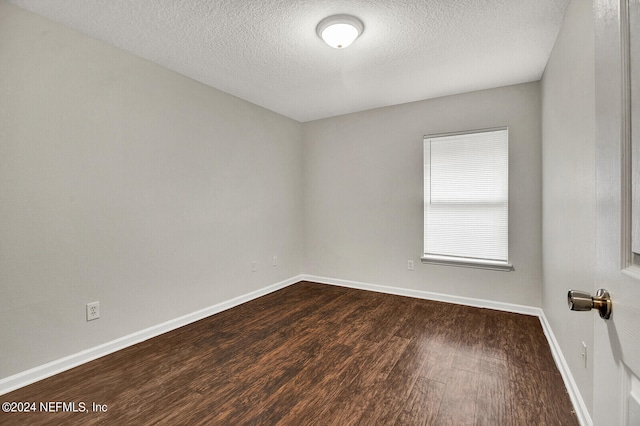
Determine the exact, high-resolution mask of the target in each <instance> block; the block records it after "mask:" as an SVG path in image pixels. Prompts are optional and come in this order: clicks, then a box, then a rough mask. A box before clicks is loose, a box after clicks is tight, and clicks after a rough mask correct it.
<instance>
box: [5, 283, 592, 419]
mask: <svg viewBox="0 0 640 426" xmlns="http://www.w3.org/2000/svg"><path fill="white" fill-rule="evenodd" d="M300 281H311V282H317V283H321V284H330V285H336V286H341V287H349V288H355V289H360V290H368V291H375V292H378V293H387V294H394V295H398V296H408V297H414V298H418V299H427V300H435V301H439V302H447V303H455V304H459V305H466V306H473V307H477V308H487V309H495V310H499V311H506V312H514V313H518V314H525V315H532V316H537V317H538V318H539V319H540V323H541V325H542V329H543V331H544V334H545V336H546V337H547V341H548V342H549V347H550V348H551V353H552V355H553V359H554V361H555V363H556V366H557V367H558V370H559V371H560V374H561V375H562V379H563V380H564V383H565V386H566V388H567V392H568V393H569V397H570V398H571V402H572V403H573V407H574V409H575V410H576V415H577V417H578V420H579V422H580V424H581V425H583V426H592V425H593V421H592V420H591V416H590V415H589V411H588V410H587V407H586V405H585V403H584V400H583V399H582V395H581V394H580V391H579V390H578V386H577V385H576V382H575V380H574V379H573V375H572V374H571V371H570V370H569V366H568V365H567V362H566V360H565V358H564V355H563V354H562V350H561V349H560V346H559V345H558V341H557V340H556V338H555V336H554V334H553V330H552V329H551V326H550V324H549V322H548V320H547V318H546V316H545V314H544V311H543V310H542V309H540V308H536V307H533V306H526V305H517V304H512V303H504V302H496V301H492V300H486V299H476V298H470V297H462V296H454V295H448V294H442V293H433V292H428V291H422V290H412V289H407V288H400V287H390V286H384V285H378V284H370V283H364V282H357V281H349V280H342V279H337V278H328V277H320V276H315V275H307V274H302V275H298V276H295V277H291V278H289V279H286V280H284V281H281V282H279V283H276V284H273V285H270V286H267V287H264V288H262V289H259V290H256V291H253V292H250V293H247V294H244V295H241V296H238V297H235V298H233V299H231V300H228V301H225V302H221V303H218V304H216V305H213V306H210V307H208V308H204V309H201V310H199V311H196V312H192V313H190V314H187V315H184V316H181V317H179V318H175V319H172V320H169V321H166V322H164V323H161V324H158V325H155V326H153V327H149V328H146V329H144V330H141V331H138V332H135V333H132V334H129V335H127V336H124V337H121V338H119V339H116V340H113V341H111V342H107V343H104V344H102V345H99V346H96V347H93V348H90V349H87V350H84V351H81V352H78V353H75V354H72V355H69V356H66V357H64V358H60V359H58V360H55V361H52V362H49V363H46V364H43V365H40V366H38V367H35V368H32V369H30V370H27V371H24V372H21V373H18V374H15V375H13V376H9V377H6V378H4V379H2V380H0V395H4V394H6V393H9V392H11V391H14V390H16V389H19V388H21V387H24V386H27V385H30V384H32V383H35V382H37V381H39V380H43V379H46V378H47V377H51V376H53V375H56V374H58V373H62V372H63V371H67V370H70V369H72V368H74V367H77V366H79V365H82V364H85V363H87V362H90V361H93V360H94V359H97V358H100V357H103V356H105V355H109V354H110V353H113V352H116V351H119V350H121V349H124V348H127V347H129V346H133V345H135V344H137V343H140V342H143V341H145V340H148V339H151V338H153V337H156V336H159V335H161V334H164V333H167V332H169V331H172V330H175V329H177V328H180V327H183V326H185V325H188V324H191V323H193V322H196V321H199V320H201V319H204V318H206V317H209V316H211V315H214V314H217V313H219V312H222V311H225V310H227V309H230V308H233V307H234V306H238V305H240V304H242V303H245V302H248V301H250V300H253V299H256V298H258V297H261V296H264V295H266V294H269V293H272V292H274V291H277V290H280V289H282V288H285V287H288V286H290V285H292V284H295V283H298V282H300Z"/></svg>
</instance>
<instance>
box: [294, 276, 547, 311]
mask: <svg viewBox="0 0 640 426" xmlns="http://www.w3.org/2000/svg"><path fill="white" fill-rule="evenodd" d="M301 277H302V279H303V280H305V281H313V282H316V283H322V284H332V285H337V286H341V287H349V288H356V289H360V290H369V291H375V292H378V293H387V294H395V295H397V296H408V297H415V298H416V299H427V300H435V301H438V302H447V303H455V304H457V305H465V306H474V307H476V308H487V309H494V310H496V311H506V312H514V313H517V314H525V315H533V316H539V315H540V312H542V311H541V309H540V308H535V307H533V306H526V305H516V304H513V303H504V302H495V301H493V300H485V299H475V298H471V297H462V296H453V295H449V294H442V293H433V292H430V291H422V290H411V289H408V288H400V287H389V286H384V285H378V284H368V283H363V282H357V281H347V280H341V279H337V278H327V277H318V276H315V275H305V274H303V275H301Z"/></svg>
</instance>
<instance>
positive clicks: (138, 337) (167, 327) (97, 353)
mask: <svg viewBox="0 0 640 426" xmlns="http://www.w3.org/2000/svg"><path fill="white" fill-rule="evenodd" d="M300 281H303V278H302V276H300V275H299V276H295V277H291V278H289V279H286V280H284V281H281V282H279V283H276V284H273V285H270V286H267V287H264V288H261V289H259V290H256V291H252V292H250V293H247V294H244V295H241V296H238V297H235V298H233V299H231V300H227V301H225V302H221V303H218V304H216V305H213V306H210V307H208V308H204V309H201V310H199V311H195V312H192V313H190V314H187V315H183V316H181V317H179V318H175V319H172V320H169V321H166V322H163V323H161V324H158V325H155V326H152V327H149V328H146V329H144V330H140V331H137V332H135V333H131V334H129V335H127V336H123V337H121V338H118V339H116V340H112V341H110V342H107V343H104V344H102V345H98V346H95V347H93V348H89V349H86V350H84V351H81V352H78V353H75V354H72V355H69V356H66V357H64V358H60V359H57V360H55V361H51V362H48V363H46V364H43V365H40V366H38V367H34V368H32V369H29V370H26V371H23V372H21V373H18V374H14V375H12V376H9V377H6V378H4V379H2V380H0V395H4V394H6V393H9V392H11V391H14V390H16V389H19V388H21V387H24V386H27V385H30V384H32V383H35V382H37V381H40V380H43V379H46V378H47V377H51V376H54V375H56V374H58V373H62V372H63V371H67V370H70V369H72V368H74V367H77V366H79V365H82V364H85V363H87V362H89V361H93V360H95V359H98V358H101V357H103V356H105V355H109V354H111V353H113V352H116V351H119V350H121V349H124V348H127V347H129V346H133V345H135V344H137V343H140V342H144V341H145V340H148V339H151V338H153V337H156V336H159V335H161V334H164V333H167V332H169V331H172V330H175V329H177V328H180V327H183V326H185V325H188V324H191V323H193V322H196V321H199V320H201V319H204V318H206V317H209V316H211V315H214V314H217V313H219V312H222V311H225V310H227V309H230V308H233V307H234V306H238V305H240V304H242V303H245V302H248V301H250V300H253V299H257V298H258V297H261V296H264V295H266V294H269V293H272V292H274V291H276V290H280V289H282V288H285V287H287V286H290V285H292V284H295V283H297V282H300Z"/></svg>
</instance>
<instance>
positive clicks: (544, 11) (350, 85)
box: [9, 0, 569, 122]
mask: <svg viewBox="0 0 640 426" xmlns="http://www.w3.org/2000/svg"><path fill="white" fill-rule="evenodd" d="M568 2H569V0H342V1H334V0H10V1H9V3H12V4H15V5H17V6H20V7H22V8H24V9H27V10H29V11H32V12H34V13H37V14H39V15H42V16H44V17H46V18H48V19H51V20H53V21H57V22H60V23H62V24H64V25H67V26H69V27H71V28H74V29H77V30H78V31H80V32H82V33H85V34H87V35H89V36H91V37H94V38H96V39H99V40H102V41H104V42H106V43H109V44H111V45H114V46H117V47H119V48H121V49H124V50H127V51H129V52H131V53H133V54H135V55H137V56H140V57H142V58H145V59H147V60H150V61H152V62H155V63H157V64H159V65H162V66H164V67H166V68H168V69H171V70H173V71H176V72H178V73H180V74H183V75H185V76H188V77H191V78H193V79H195V80H198V81H200V82H202V83H204V84H207V85H209V86H213V87H215V88H217V89H220V90H222V91H224V92H227V93H230V94H232V95H235V96H237V97H239V98H242V99H245V100H247V101H249V102H252V103H254V104H257V105H260V106H263V107H265V108H268V109H270V110H272V111H275V112H278V113H280V114H283V115H285V116H288V117H291V118H294V119H296V120H298V121H301V122H305V121H309V120H315V119H318V118H324V117H330V116H335V115H340V114H345V113H349V112H355V111H362V110H367V109H371V108H376V107H381V106H388V105H394V104H400V103H405V102H411V101H417V100H422V99H428V98H434V97H439V96H445V95H451V94H456V93H463V92H468V91H472V90H480V89H487V88H493V87H499V86H505V85H511V84H517V83H523V82H529V81H535V80H539V79H540V77H541V76H542V73H543V71H544V68H545V66H546V64H547V60H548V58H549V54H550V53H551V49H552V48H553V44H554V42H555V39H556V36H557V34H558V31H559V29H560V25H561V23H562V19H563V17H564V12H565V9H566V7H567V4H568ZM340 13H347V14H352V15H355V16H357V17H359V18H360V19H361V20H362V21H363V23H364V26H365V29H364V32H363V34H362V35H361V36H360V38H358V39H357V40H356V41H355V42H354V43H353V44H352V45H351V46H350V47H348V48H346V49H344V50H337V49H333V48H330V47H329V46H327V45H325V44H324V42H323V41H322V40H320V39H319V38H318V36H317V34H316V26H317V24H318V22H320V21H321V20H322V19H323V18H325V17H327V16H329V15H334V14H340Z"/></svg>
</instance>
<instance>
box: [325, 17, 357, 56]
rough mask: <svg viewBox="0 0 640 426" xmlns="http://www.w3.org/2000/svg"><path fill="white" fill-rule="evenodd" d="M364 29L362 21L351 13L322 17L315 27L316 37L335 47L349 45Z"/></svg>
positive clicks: (341, 47) (339, 47)
mask: <svg viewBox="0 0 640 426" xmlns="http://www.w3.org/2000/svg"><path fill="white" fill-rule="evenodd" d="M362 31H364V25H363V24H362V21H361V20H359V19H358V18H356V17H355V16H351V15H333V16H329V17H327V18H324V19H323V20H322V21H320V23H319V24H318V26H317V27H316V33H318V37H320V38H321V39H322V40H324V42H325V43H327V44H328V45H329V46H331V47H333V48H335V49H343V48H345V47H347V46H349V45H350V44H351V43H353V42H354V40H355V39H357V38H358V37H359V36H360V34H362Z"/></svg>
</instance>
